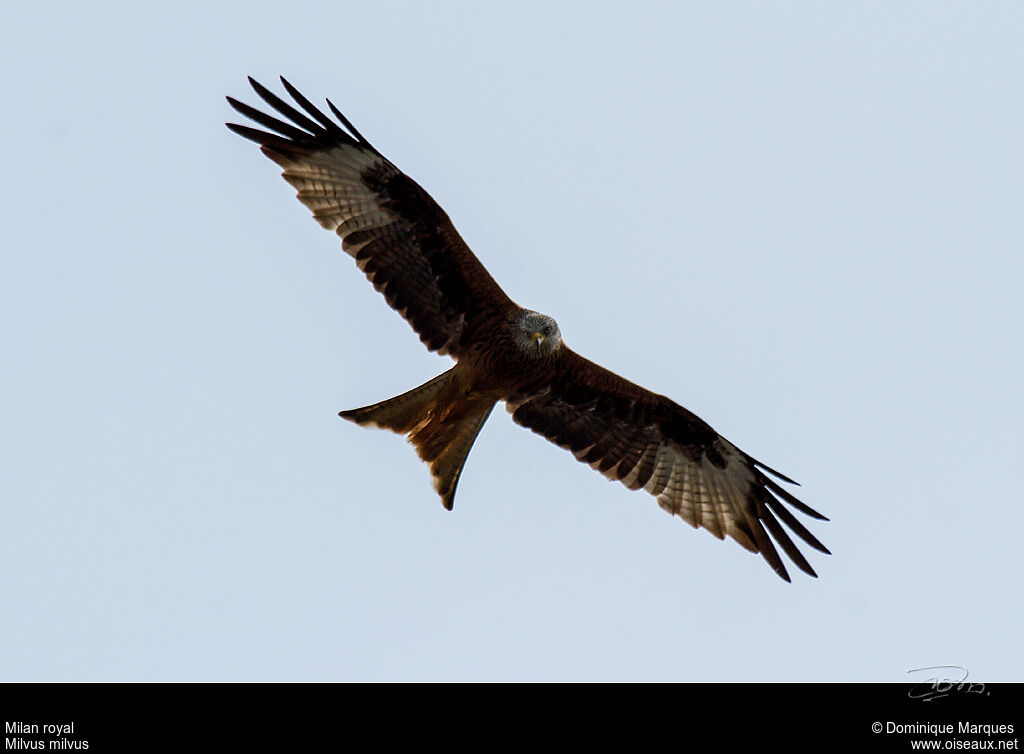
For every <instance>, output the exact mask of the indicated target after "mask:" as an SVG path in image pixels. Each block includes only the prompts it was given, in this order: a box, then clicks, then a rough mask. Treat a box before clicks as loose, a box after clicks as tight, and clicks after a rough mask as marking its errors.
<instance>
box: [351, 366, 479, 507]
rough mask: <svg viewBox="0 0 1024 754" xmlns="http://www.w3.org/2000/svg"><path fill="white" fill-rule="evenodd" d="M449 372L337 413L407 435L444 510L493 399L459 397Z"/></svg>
mask: <svg viewBox="0 0 1024 754" xmlns="http://www.w3.org/2000/svg"><path fill="white" fill-rule="evenodd" d="M453 371H454V370H453V369H451V370H448V371H447V372H445V373H444V374H441V375H438V376H437V377H435V378H434V379H432V380H430V381H429V382H426V383H424V384H422V385H420V386H419V387H416V388H413V389H412V390H410V391H409V392H407V393H402V394H401V395H398V396H395V397H394V398H390V399H388V400H386V401H382V402H381V403H375V404H373V405H372V406H365V407H363V408H356V409H352V410H351V411H342V412H341V413H339V414H338V416H340V417H342V418H343V419H348V420H349V421H353V422H355V423H356V424H360V425H364V426H365V425H372V426H376V427H379V428H381V429H390V430H391V431H392V432H397V433H398V434H400V435H408V436H409V442H411V443H412V444H413V445H414V446H416V452H417V453H418V454H419V457H420V458H422V459H423V460H424V461H426V462H427V463H428V464H430V473H431V475H432V476H433V478H434V489H435V490H437V494H439V495H440V496H441V503H442V504H443V505H444V507H445V508H447V509H448V510H451V509H452V506H453V505H454V504H455V489H456V487H457V486H458V484H459V477H460V476H461V475H462V467H463V466H464V465H465V463H466V458H467V457H468V456H469V451H470V448H472V447H473V442H474V441H475V440H476V436H477V435H478V434H479V433H480V429H481V428H482V427H483V426H484V422H486V421H487V417H488V416H490V414H491V409H493V408H494V403H495V401H493V400H484V399H481V398H474V397H468V396H465V395H461V394H460V391H459V390H457V389H456V387H455V383H454V380H453V376H452V372H453Z"/></svg>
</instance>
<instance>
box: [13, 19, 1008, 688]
mask: <svg viewBox="0 0 1024 754" xmlns="http://www.w3.org/2000/svg"><path fill="white" fill-rule="evenodd" d="M483 5H485V4H477V3H472V4H470V3H466V4H446V3H430V4H426V3H392V4H387V3H338V2H332V3H315V2H311V3H305V4H303V6H302V8H301V11H300V10H298V9H296V10H286V9H284V8H283V6H281V4H280V3H267V4H260V3H233V4H218V5H215V6H213V7H209V6H208V5H206V4H205V3H204V4H191V5H190V4H184V5H183V4H174V5H166V6H164V7H163V8H162V9H159V8H158V7H157V6H150V7H148V8H147V9H145V10H140V9H139V8H138V7H136V4H117V3H113V4H111V3H107V4H101V5H100V6H98V7H93V6H88V7H86V6H82V5H81V4H60V3H58V4H51V5H48V6H47V5H43V4H21V5H18V6H13V7H11V8H8V9H7V10H6V11H5V20H4V24H3V25H2V27H0V63H2V66H3V70H4V71H6V72H7V75H6V76H5V77H4V79H3V81H2V83H0V93H2V102H3V110H2V112H3V117H2V118H0V136H2V143H3V144H4V146H5V148H4V152H5V158H4V167H3V171H2V173H0V191H2V196H0V212H2V226H3V228H4V234H3V237H4V242H3V244H2V248H3V267H2V270H3V274H2V275H0V316H2V317H3V321H4V322H5V326H4V327H3V328H2V330H0V352H2V353H3V354H4V368H3V370H2V371H0V388H2V389H0V395H2V396H3V398H2V400H0V412H2V414H0V416H2V422H0V437H2V441H3V452H2V454H0V485H2V488H0V489H2V496H3V502H2V505H0V530H2V532H3V547H2V548H0V572H2V573H3V576H2V577H0V585H2V586H0V601H2V603H3V605H4V608H5V614H6V615H7V618H6V619H5V620H4V621H3V622H0V679H2V680H115V679H116V680H377V679H409V680H430V679H436V680H462V679H465V680H478V679H494V680H571V679H581V680H614V679H634V680H704V681H716V680H881V681H900V680H904V679H905V678H906V675H905V671H906V670H907V669H908V668H914V667H921V666H923V665H937V664H958V665H964V666H966V667H968V668H969V669H970V671H971V677H972V678H976V679H978V680H982V681H994V680H1011V679H1016V680H1020V679H1021V678H1022V677H1024V657H1022V653H1021V650H1020V639H1019V637H1020V632H1021V628H1022V624H1024V620H1022V619H1024V612H1022V608H1021V606H1020V600H1019V597H1015V596H1014V595H1015V594H1017V592H1018V591H1019V581H1020V574H1021V571H1022V567H1024V557H1022V554H1021V552H1022V548H1021V545H1020V541H1019V540H1020V531H1021V528H1022V525H1024V496H1022V493H1021V485H1020V483H1019V481H1018V479H1017V477H1018V476H1019V470H1020V466H1021V454H1022V450H1024V441H1022V434H1021V426H1022V424H1024V399H1022V397H1021V388H1020V386H1021V384H1022V383H1024V365H1022V357H1021V347H1020V342H1021V322H1022V319H1024V305H1022V303H1021V289H1022V286H1024V281H1022V277H1024V276H1022V273H1024V265H1022V262H1021V253H1022V249H1024V227H1022V219H1021V210H1022V207H1024V191H1022V188H1024V177H1022V176H1024V149H1022V140H1021V134H1022V133H1024V105H1022V102H1024V99H1022V96H1021V93H1022V91H1024V81H1022V77H1024V73H1022V72H1024V53H1022V52H1021V44H1020V42H1021V39H1022V38H1024V9H1022V6H1021V5H1020V4H1017V3H986V4H984V5H977V4H967V3H955V4H953V3H933V2H928V3H925V2H921V3H877V4H870V3H857V4H839V3H829V4H821V3H795V4H785V5H784V6H782V5H779V4H768V3H714V4H712V3H693V4H680V3H671V4H669V3H665V4H646V5H645V4H639V5H637V4H635V3H630V4H629V6H628V7H629V10H625V7H626V6H625V5H624V4H623V5H621V6H619V5H610V4H606V5H599V4H582V3H581V4H554V5H552V4H550V3H539V4H531V3H517V4H515V5H514V6H513V5H512V4H508V5H509V7H508V8H506V9H504V10H502V11H498V12H496V11H494V10H493V9H485V8H483V7H480V6H483ZM154 8H158V9H154ZM279 73H283V74H285V75H286V76H288V77H289V79H290V80H291V81H292V82H293V83H294V84H295V85H296V86H298V87H299V88H300V90H301V91H303V92H304V93H305V94H306V95H307V96H308V97H309V98H310V99H311V100H313V101H315V102H322V101H323V98H324V97H330V98H331V100H332V101H333V102H334V103H335V104H337V105H338V106H339V107H340V108H341V109H342V111H343V112H345V113H346V114H347V115H348V116H349V118H351V120H352V121H353V122H354V123H355V124H356V126H357V127H358V128H359V129H360V130H361V131H362V132H363V133H364V135H366V136H367V137H368V138H369V139H370V140H371V141H372V142H373V143H374V144H375V146H377V148H378V149H380V150H381V151H382V152H383V153H384V154H385V155H387V156H388V157H389V158H390V159H391V160H392V161H394V162H395V163H396V164H397V165H398V166H399V167H400V168H402V169H403V170H404V171H406V172H407V173H408V174H410V175H411V176H412V177H413V178H415V179H416V180H417V181H418V182H420V183H421V184H422V185H423V186H424V187H425V188H426V189H427V190H428V191H429V192H431V194H432V195H433V196H434V198H435V199H437V201H438V202H439V203H440V204H441V205H442V206H443V207H444V208H445V209H446V210H447V211H448V213H449V214H450V215H451V217H452V219H453V220H454V222H455V224H456V226H457V228H458V229H459V230H460V232H461V233H462V235H463V236H464V238H465V239H466V240H467V241H468V243H469V244H470V246H471V247H472V248H473V249H474V250H475V252H476V253H477V255H478V256H479V257H480V259H481V260H482V261H483V263H484V264H485V265H486V266H487V268H488V269H489V270H490V271H491V273H492V274H493V275H494V276H495V278H496V279H497V280H498V281H499V282H500V283H501V284H502V285H503V287H504V288H505V290H506V291H507V292H508V293H509V294H510V295H511V296H512V297H513V298H514V299H516V300H517V301H518V302H519V303H520V304H523V305H525V306H529V307H531V308H534V309H538V310H540V311H543V312H545V313H548V314H551V315H552V316H554V317H555V318H556V319H557V320H558V322H559V325H560V327H561V330H562V333H563V335H564V337H565V339H566V341H567V342H568V343H569V344H570V345H571V346H572V347H573V348H574V349H576V350H577V351H579V352H581V353H583V354H584V355H586V356H588V357H590V358H592V359H593V360H595V361H597V362H599V363H601V364H603V365H604V366H606V367H608V368H610V369H612V370H614V371H617V372H619V373H621V374H622V375H623V376H625V377H627V378H629V379H632V380H634V381H636V382H638V383H640V384H642V385H645V386H646V387H648V388H650V389H652V390H655V391H657V392H661V393H664V394H666V395H669V396H670V397H672V398H673V399H675V400H676V401H677V402H679V403H681V404H682V405H684V406H686V407H688V408H690V409H691V410H693V411H695V412H696V413H698V414H699V415H700V416H701V417H702V418H704V419H705V420H707V421H708V422H709V423H710V424H711V425H712V426H714V427H715V428H716V429H717V430H718V431H720V432H721V433H722V434H724V435H725V436H726V437H728V438H729V439H730V440H732V441H733V442H734V443H736V444H737V445H738V446H739V447H741V448H743V449H744V450H746V451H747V452H749V453H751V454H752V455H754V456H755V457H758V458H760V459H762V460H764V461H765V463H768V464H769V465H771V466H773V467H775V468H778V469H779V470H780V471H783V472H784V473H786V474H788V475H790V476H792V477H794V478H795V479H798V480H799V481H800V482H801V483H802V485H803V486H802V487H801V488H800V490H799V493H798V494H799V495H800V496H801V497H802V498H803V499H804V500H805V501H806V502H807V503H808V504H810V505H811V506H813V507H814V508H816V509H818V510H820V511H822V512H823V513H825V514H826V515H828V516H829V517H830V518H831V519H832V521H831V522H830V523H827V524H826V523H818V522H813V523H812V524H811V528H812V530H813V531H814V532H815V533H816V534H817V535H818V536H819V537H820V538H821V539H822V541H823V542H824V543H825V544H826V545H828V546H829V547H830V548H831V549H832V551H833V552H834V553H835V554H834V555H832V556H831V557H825V556H820V555H817V554H814V553H812V554H811V558H810V559H811V562H812V564H813V565H814V567H815V568H816V569H817V570H818V573H819V574H820V578H819V579H817V580H814V579H809V578H806V577H804V576H803V575H802V574H800V573H794V583H793V584H792V585H787V584H785V583H783V582H781V581H780V580H779V579H778V578H776V576H775V575H774V574H773V573H772V571H771V570H770V569H769V568H768V567H767V566H766V565H764V563H763V562H761V561H760V559H759V558H756V557H754V556H751V555H749V554H748V553H746V552H745V551H744V550H742V549H741V548H740V547H738V546H737V545H736V544H735V543H732V542H725V543H723V542H719V541H717V540H716V539H714V538H713V537H712V536H710V535H709V534H708V533H707V532H705V531H694V530H692V529H690V528H689V527H688V526H687V525H685V524H684V523H683V522H681V521H680V520H679V519H674V518H672V517H670V516H668V515H666V514H665V513H664V512H663V511H661V510H660V509H659V508H658V507H657V505H656V503H655V501H654V499H653V498H651V497H650V496H648V495H646V494H643V493H634V492H629V491H628V490H626V489H625V488H623V487H622V486H621V485H617V484H611V483H609V482H607V481H605V480H604V478H603V477H601V476H599V475H598V474H596V473H595V472H593V471H592V470H591V469H589V468H587V467H586V466H584V465H582V464H579V463H577V462H576V461H574V460H573V458H572V457H571V456H570V455H569V454H568V453H566V452H565V451H563V450H560V449H558V448H556V447H555V446H554V445H551V444H550V443H547V442H545V441H544V440H542V439H541V438H539V437H537V436H535V435H533V434H532V433H530V432H528V431H526V430H524V429H522V428H519V427H517V426H515V425H514V424H513V423H512V421H511V419H510V417H509V416H508V415H507V413H505V412H504V411H502V410H498V411H495V413H494V414H493V415H492V418H491V419H490V421H489V422H488V424H487V425H486V426H485V428H484V430H483V432H482V434H481V436H480V438H479V439H478V441H477V444H476V446H475V447H474V449H473V452H472V453H471V455H470V458H469V462H468V464H467V467H466V471H465V473H464V475H463V477H462V480H461V483H460V488H459V494H458V497H457V499H456V505H455V510H454V512H452V513H448V512H446V511H444V510H443V509H442V508H441V505H440V503H439V500H438V498H437V496H436V495H435V494H434V492H433V489H432V488H431V485H430V480H429V474H428V471H427V469H426V467H425V466H424V465H423V464H422V463H421V462H420V461H419V460H418V459H417V458H416V455H415V453H414V452H413V450H412V448H411V447H410V446H409V445H408V444H406V443H405V442H404V441H403V440H402V439H401V438H399V437H397V436H396V435H393V434H389V433H383V432H373V431H368V430H365V429H362V428H359V427H356V426H354V425H352V424H349V423H347V422H344V421H342V420H341V419H339V418H338V417H337V415H336V414H337V412H338V411H339V410H340V409H344V408H352V407H355V406H360V405H364V404H367V403H371V402H375V401H377V400H381V399H384V398H387V397H390V396H392V395H394V394H397V393H399V392H402V391H404V390H406V389H408V388H410V387H412V386H415V385H417V384H419V383H421V382H423V381H425V380H426V379H428V378H429V377H431V376H433V375H435V374H437V373H439V372H441V371H443V370H444V369H447V368H448V366H449V364H450V361H449V360H448V359H443V358H439V357H437V356H435V355H432V354H429V353H427V352H426V350H425V349H424V348H423V347H422V346H421V344H420V343H419V341H418V339H417V337H416V336H415V334H413V332H412V331H411V330H410V329H409V328H408V326H407V325H406V324H405V323H404V322H403V321H402V320H401V319H400V318H399V317H398V316H397V315H396V314H395V313H394V312H392V311H391V310H390V309H389V308H388V307H387V306H386V304H385V303H384V301H383V299H382V298H381V297H380V296H379V295H378V294H377V293H375V292H374V291H373V290H372V288H371V286H370V285H369V284H368V283H367V282H366V281H365V279H364V278H363V277H362V275H361V274H359V272H358V271H357V269H356V268H355V266H354V265H353V263H352V261H351V259H350V258H348V257H347V256H346V255H344V254H343V253H342V252H341V250H340V244H339V242H338V240H337V239H336V238H335V237H333V236H332V235H330V234H328V233H326V232H324V231H323V230H322V229H321V228H320V227H319V226H318V225H317V224H316V223H315V222H314V221H313V220H312V219H311V218H310V217H309V213H308V212H307V210H306V209H305V208H303V207H302V206H301V205H300V204H299V203H298V202H297V201H296V200H295V198H294V192H293V190H292V189H291V188H290V187H289V186H288V185H287V184H285V183H284V182H283V181H282V180H281V179H280V178H279V177H278V173H279V170H278V168H277V167H276V166H275V165H273V164H272V163H271V162H270V161H268V160H266V159H265V158H264V157H263V156H262V155H261V154H260V153H259V151H258V149H257V148H256V147H255V146H254V145H252V144H251V143H249V142H245V141H243V140H242V139H240V138H238V137H237V136H235V135H234V134H232V133H230V132H229V131H228V130H227V129H226V128H224V126H223V123H224V121H226V120H235V119H236V118H235V117H234V113H233V111H231V110H230V109H229V108H228V106H227V104H226V103H225V101H224V95H227V94H230V95H233V96H235V97H239V98H242V99H244V100H247V101H250V102H254V101H255V97H254V95H252V94H251V92H250V90H249V89H248V85H247V84H246V81H245V76H246V75H247V74H252V75H253V76H255V77H257V78H258V79H261V80H263V81H264V83H267V84H270V85H273V86H275V87H276V86H277V84H276V76H277V74H279Z"/></svg>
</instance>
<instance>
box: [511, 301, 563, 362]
mask: <svg viewBox="0 0 1024 754" xmlns="http://www.w3.org/2000/svg"><path fill="white" fill-rule="evenodd" d="M515 327H516V332H515V338H516V345H517V346H519V347H520V348H521V349H523V351H524V352H525V353H526V354H527V355H528V356H538V357H539V356H551V355H552V354H554V353H556V352H557V351H558V349H559V348H560V347H561V346H562V333H561V332H559V330H558V323H557V322H555V320H553V319H552V318H551V317H549V316H548V315H546V314H541V313H540V312H534V311H530V310H529V309H523V311H522V312H521V313H520V314H519V319H518V320H517V321H516V326H515Z"/></svg>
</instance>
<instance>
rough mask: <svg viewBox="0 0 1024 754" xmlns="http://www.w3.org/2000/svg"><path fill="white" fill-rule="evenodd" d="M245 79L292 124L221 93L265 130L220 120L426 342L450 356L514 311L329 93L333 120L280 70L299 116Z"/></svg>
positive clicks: (444, 220)
mask: <svg viewBox="0 0 1024 754" xmlns="http://www.w3.org/2000/svg"><path fill="white" fill-rule="evenodd" d="M249 83H250V84H252V88H253V89H254V90H255V91H256V93H257V94H258V95H259V96H260V97H261V98H262V99H263V101H264V102H266V103H267V104H268V105H270V107H272V108H273V109H274V110H276V111H277V113H278V114H280V115H282V116H284V118H286V119H287V121H290V122H287V121H285V120H281V119H280V118H277V117H274V116H272V115H267V114H266V113H263V112H261V111H259V110H257V109H256V108H254V107H250V106H249V105H246V104H245V103H243V102H239V101H238V100H236V99H233V98H231V97H228V98H227V99H228V102H229V103H230V104H231V106H232V107H233V108H235V110H237V111H238V112H240V113H241V114H242V115H244V116H245V117H247V118H249V119H250V120H252V121H254V122H255V123H258V124H259V125H261V126H263V127H264V128H267V129H270V130H269V131H261V130H259V129H256V128H251V127H249V126H241V125H237V124H235V123H228V124H226V125H227V127H228V128H230V129H231V130H232V131H234V132H235V133H237V134H240V135H241V136H244V137H245V138H247V139H251V140H252V141H255V142H256V143H257V144H259V145H260V146H261V147H262V148H263V153H264V154H265V155H267V157H269V158H270V159H272V160H273V161H274V162H276V163H277V164H278V165H280V166H281V167H282V168H284V173H283V176H284V179H285V180H286V181H288V182H289V183H290V184H291V185H292V186H294V187H295V188H296V190H297V191H298V197H299V201H301V202H302V203H303V204H305V205H306V206H307V207H309V209H311V210H312V211H313V217H314V218H316V220H317V222H319V223H320V224H321V225H322V226H323V227H325V228H327V229H328V230H333V231H335V232H336V233H337V234H338V235H339V236H341V239H342V246H343V248H344V249H345V251H347V252H348V253H349V254H351V255H352V256H353V257H354V258H355V260H356V264H358V265H359V268H360V269H361V270H362V271H363V272H364V273H365V274H366V277H367V278H369V280H370V282H372V283H373V285H374V287H375V288H376V289H377V290H378V291H380V292H381V293H383V294H384V298H385V299H387V302H388V304H390V305H391V307H392V308H394V309H395V310H397V311H398V312H399V313H400V314H401V315H402V316H403V317H404V318H405V319H406V320H407V321H408V322H409V324H410V325H412V327H413V329H414V330H415V331H416V332H417V333H419V336H420V340H422V341H423V343H424V344H425V345H426V346H427V348H429V349H430V350H431V351H438V352H440V353H442V354H451V355H452V356H456V357H457V356H458V355H459V354H460V353H462V352H463V351H464V350H465V349H466V348H467V347H468V346H469V344H471V343H472V342H473V340H474V338H475V337H477V335H478V333H479V332H480V331H481V329H482V325H484V324H485V323H486V322H488V321H489V320H490V318H491V317H494V316H499V317H503V316H504V315H505V313H506V312H507V311H509V310H510V309H512V308H514V306H515V305H514V304H513V303H512V301H511V300H510V299H509V298H508V296H506V295H505V293H504V292H503V291H502V290H501V288H500V287H499V286H498V284H497V283H496V282H494V279H493V278H492V277H491V276H490V275H489V274H488V272H487V270H486V269H484V266H483V265H482V264H481V263H480V260H478V259H477V258H476V256H474V254H473V252H472V251H470V250H469V247H468V246H467V245H466V242H465V241H463V240H462V238H461V237H460V236H459V234H458V232H457V231H456V230H455V227H454V226H453V225H452V222H451V220H449V219H448V215H447V214H445V212H444V210H442V209H441V208H440V207H439V206H438V205H437V203H436V202H435V201H434V200H433V199H431V198H430V195H429V194H427V192H426V191H424V190H423V189H422V188H420V186H419V185H417V184H416V183H415V182H414V181H413V180H412V179H411V178H409V177H408V176H406V175H405V174H404V173H402V172H401V171H400V170H399V169H398V168H396V167H395V166H394V165H393V164H391V162H389V161H388V160H387V159H386V158H385V157H384V156H383V155H382V154H381V153H380V152H378V151H377V150H376V149H374V148H373V146H371V145H370V143H369V142H368V141H367V140H366V139H364V138H363V137H362V135H360V133H359V132H358V131H357V130H356V129H355V128H354V127H353V126H352V124H351V123H349V121H348V120H347V119H346V118H345V116H344V115H342V114H341V113H340V112H339V111H338V109H337V108H336V107H334V105H333V104H331V102H330V101H329V100H328V102H327V104H328V106H329V107H330V109H331V111H332V112H333V113H334V115H335V116H336V117H337V119H338V121H340V125H339V123H336V122H334V121H333V120H331V119H330V118H329V117H328V116H327V115H325V114H324V113H323V112H321V111H320V110H319V109H317V108H316V107H314V106H313V104H312V103H310V101H309V100H307V99H306V98H305V97H303V96H302V95H301V94H300V93H299V92H298V91H297V90H296V89H295V87H293V86H292V85H291V84H289V83H288V82H287V81H285V80H284V78H283V77H282V79H281V83H282V84H284V87H285V89H286V90H287V91H288V93H289V94H290V95H291V96H292V98H293V99H294V100H295V102H296V104H298V105H299V107H301V108H302V110H304V111H305V114H303V113H302V112H299V111H298V110H296V109H295V108H294V107H292V106H291V105H289V104H288V103H287V102H285V101H283V100H282V99H281V98H280V97H278V96H277V95H275V94H274V93H273V92H271V91H270V90H268V89H267V88H266V87H264V86H262V85H261V84H259V83H258V82H256V81H254V80H253V79H252V78H250V79H249ZM346 129H347V130H346ZM271 132H273V133H271Z"/></svg>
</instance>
